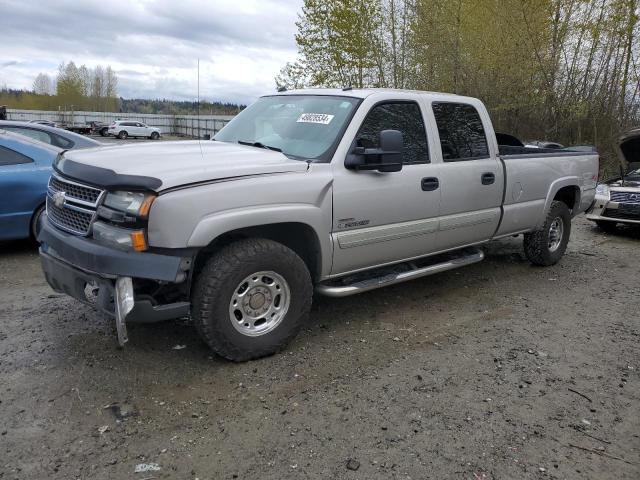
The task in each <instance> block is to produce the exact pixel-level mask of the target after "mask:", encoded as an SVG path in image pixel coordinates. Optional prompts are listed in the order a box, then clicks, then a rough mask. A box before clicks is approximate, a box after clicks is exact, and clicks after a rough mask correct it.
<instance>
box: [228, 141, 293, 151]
mask: <svg viewBox="0 0 640 480" xmlns="http://www.w3.org/2000/svg"><path fill="white" fill-rule="evenodd" d="M237 143H239V144H240V145H249V146H250V147H258V148H266V149H267V150H273V151H274V152H282V149H281V148H278V147H271V146H269V145H265V144H264V143H261V142H245V141H243V140H238V142H237Z"/></svg>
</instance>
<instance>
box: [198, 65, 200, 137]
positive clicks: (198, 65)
mask: <svg viewBox="0 0 640 480" xmlns="http://www.w3.org/2000/svg"><path fill="white" fill-rule="evenodd" d="M198 140H200V58H198Z"/></svg>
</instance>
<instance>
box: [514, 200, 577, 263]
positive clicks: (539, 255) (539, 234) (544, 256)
mask: <svg viewBox="0 0 640 480" xmlns="http://www.w3.org/2000/svg"><path fill="white" fill-rule="evenodd" d="M556 221H559V222H562V232H561V234H560V235H559V236H558V240H559V243H557V245H553V246H552V245H551V243H552V240H553V238H552V235H553V233H552V225H554V222H556ZM555 232H556V233H557V229H556V230H555ZM570 236H571V212H570V211H569V207H567V205H566V204H564V203H563V202H558V201H553V202H552V203H551V208H550V209H549V213H548V214H547V218H546V219H545V221H544V225H543V226H542V228H541V229H540V230H536V231H535V232H531V233H525V235H524V253H525V255H526V256H527V258H528V259H529V261H530V262H531V263H533V264H534V265H541V266H545V267H548V266H549V265H554V264H556V263H558V261H559V260H560V259H561V258H562V256H563V255H564V252H565V251H566V249H567V243H569V237H570Z"/></svg>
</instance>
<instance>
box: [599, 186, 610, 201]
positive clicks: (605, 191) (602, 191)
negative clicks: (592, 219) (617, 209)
mask: <svg viewBox="0 0 640 480" xmlns="http://www.w3.org/2000/svg"><path fill="white" fill-rule="evenodd" d="M596 195H600V196H601V197H607V198H609V186H608V185H605V184H603V183H600V184H598V185H596Z"/></svg>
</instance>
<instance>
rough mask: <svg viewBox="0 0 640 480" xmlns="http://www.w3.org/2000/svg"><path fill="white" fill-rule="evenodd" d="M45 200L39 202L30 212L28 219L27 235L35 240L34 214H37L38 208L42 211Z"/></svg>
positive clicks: (44, 206)
mask: <svg viewBox="0 0 640 480" xmlns="http://www.w3.org/2000/svg"><path fill="white" fill-rule="evenodd" d="M46 205H47V204H46V202H42V203H41V204H39V205H38V206H37V207H36V208H35V209H34V210H33V213H32V214H31V218H30V219H29V236H30V237H32V238H33V240H36V238H35V236H34V234H33V221H34V220H35V219H36V215H37V214H38V212H39V211H40V210H42V211H44V209H45V208H46Z"/></svg>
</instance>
